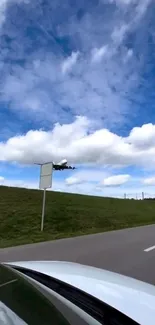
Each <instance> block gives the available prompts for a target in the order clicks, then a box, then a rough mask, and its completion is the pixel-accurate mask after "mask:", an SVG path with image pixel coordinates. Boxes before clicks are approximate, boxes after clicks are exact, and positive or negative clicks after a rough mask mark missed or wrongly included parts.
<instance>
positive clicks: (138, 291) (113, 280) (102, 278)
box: [5, 261, 155, 325]
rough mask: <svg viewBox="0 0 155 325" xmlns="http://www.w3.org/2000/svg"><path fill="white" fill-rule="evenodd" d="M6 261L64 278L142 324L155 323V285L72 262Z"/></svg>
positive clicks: (152, 324) (60, 278)
mask: <svg viewBox="0 0 155 325" xmlns="http://www.w3.org/2000/svg"><path fill="white" fill-rule="evenodd" d="M5 264H6V263H5ZM7 264H9V265H10V266H13V265H14V266H20V267H25V268H27V269H31V270H34V271H38V272H41V273H44V274H47V275H49V276H52V277H54V278H56V279H59V280H62V281H64V282H66V283H68V284H71V285H73V286H75V287H77V288H79V289H81V290H83V291H85V292H87V293H89V294H91V295H93V296H94V297H96V298H98V299H100V300H101V301H104V302H105V303H107V304H109V305H110V306H112V307H114V308H116V309H117V310H119V311H121V312H122V313H124V314H126V315H127V316H129V317H130V318H132V319H134V320H135V321H136V322H138V323H139V324H141V325H154V320H155V287H154V286H153V285H150V284H147V283H145V282H142V281H138V280H135V279H132V278H129V277H126V276H123V275H120V274H117V273H113V272H109V271H105V270H102V269H98V268H95V267H91V266H86V265H82V264H77V263H71V262H59V261H28V262H13V263H7Z"/></svg>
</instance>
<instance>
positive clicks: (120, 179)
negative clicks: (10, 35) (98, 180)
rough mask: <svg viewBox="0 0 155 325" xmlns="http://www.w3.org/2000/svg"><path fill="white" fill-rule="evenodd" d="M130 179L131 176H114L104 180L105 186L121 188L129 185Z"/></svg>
mask: <svg viewBox="0 0 155 325" xmlns="http://www.w3.org/2000/svg"><path fill="white" fill-rule="evenodd" d="M129 179H130V175H114V176H110V177H107V178H105V179H104V180H103V182H102V184H103V185H104V186H119V185H123V184H125V183H127V182H128V181H129Z"/></svg>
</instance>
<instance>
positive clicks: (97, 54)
mask: <svg viewBox="0 0 155 325" xmlns="http://www.w3.org/2000/svg"><path fill="white" fill-rule="evenodd" d="M107 53H108V48H107V46H106V45H104V46H102V47H100V48H94V49H93V50H92V62H100V61H101V60H102V58H103V57H104V56H105V55H106V54H107Z"/></svg>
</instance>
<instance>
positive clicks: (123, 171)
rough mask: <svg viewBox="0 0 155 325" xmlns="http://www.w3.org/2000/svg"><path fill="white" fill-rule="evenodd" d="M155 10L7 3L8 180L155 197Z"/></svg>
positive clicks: (1, 111)
mask: <svg viewBox="0 0 155 325" xmlns="http://www.w3.org/2000/svg"><path fill="white" fill-rule="evenodd" d="M154 14H155V3H154V1H151V0H89V1H84V2H83V1H82V0H79V1H72V0H65V1H63V3H62V1H61V2H60V0H57V1H56V0H53V1H50V0H33V1H30V0H1V2H0V46H1V51H0V85H1V87H0V182H1V183H2V184H5V185H11V186H26V187H34V188H37V187H38V182H39V167H37V166H34V162H35V161H40V162H42V161H46V160H47V161H49V160H54V161H59V160H60V159H63V158H66V159H67V160H68V162H69V163H71V164H74V165H76V166H77V169H76V170H75V171H67V172H61V173H58V172H57V173H56V172H55V173H54V175H53V189H54V190H60V191H69V192H80V193H86V194H93V195H112V196H113V195H115V196H120V197H122V196H123V195H124V193H125V192H126V193H129V195H130V196H132V195H133V196H135V195H136V194H135V193H139V194H138V195H140V193H141V192H142V191H144V192H145V193H148V194H150V195H153V194H155V170H154V165H155V164H154V163H155V158H154V157H155V114H154V110H155V101H154V97H155V95H154V84H155V77H154V72H155V52H154V45H155V33H154V30H155V21H154Z"/></svg>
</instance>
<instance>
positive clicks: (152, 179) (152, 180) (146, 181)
mask: <svg viewBox="0 0 155 325" xmlns="http://www.w3.org/2000/svg"><path fill="white" fill-rule="evenodd" d="M143 183H144V184H145V185H150V186H154V185H155V176H154V177H148V178H146V179H144V180H143Z"/></svg>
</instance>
